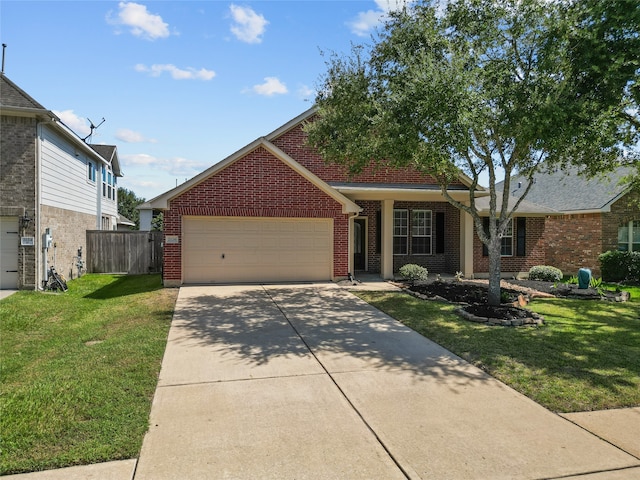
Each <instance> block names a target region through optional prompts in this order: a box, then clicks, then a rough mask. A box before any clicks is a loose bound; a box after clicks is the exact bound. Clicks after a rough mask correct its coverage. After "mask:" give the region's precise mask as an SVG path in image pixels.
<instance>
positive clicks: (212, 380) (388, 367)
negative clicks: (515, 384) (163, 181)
mask: <svg viewBox="0 0 640 480" xmlns="http://www.w3.org/2000/svg"><path fill="white" fill-rule="evenodd" d="M379 286H380V287H382V286H383V287H384V288H385V289H386V288H393V287H391V286H389V284H386V285H379ZM362 289H365V288H364V287H362ZM594 413H597V415H596V414H567V415H566V416H565V417H566V418H563V417H561V416H559V415H556V414H553V413H551V412H549V411H547V410H545V409H544V408H542V407H540V406H539V405H537V404H536V403H534V402H532V401H531V400H529V399H527V398H526V397H524V396H522V395H520V394H518V393H517V392H515V391H514V390H512V389H510V388H508V387H506V386H505V385H503V384H502V383H500V382H498V381H497V380H495V379H493V378H491V377H489V376H488V375H486V374H484V373H483V372H482V371H481V370H479V369H477V368H475V367H473V366H471V365H469V364H468V363H466V362H464V361H463V360H461V359H460V358H458V357H456V356H455V355H453V354H451V353H450V352H448V351H447V350H445V349H443V348H441V347H440V346H438V345H436V344H435V343H433V342H431V341H429V340H427V339H425V338H424V337H422V336H420V335H419V334H417V333H415V332H413V331H412V330H410V329H408V328H406V327H404V326H403V325H401V324H400V323H399V322H396V321H395V320H393V319H391V318H390V317H388V316H386V315H384V314H382V313H381V312H379V311H378V310H376V309H374V308H372V307H371V306H369V305H368V304H366V303H364V302H362V301H360V300H359V299H357V298H356V297H355V296H353V295H352V294H350V293H348V291H347V290H346V289H345V288H342V287H340V286H338V285H335V284H320V285H287V286H278V285H274V286H243V287H231V286H219V287H186V288H182V289H181V290H180V295H179V297H178V302H177V305H176V313H175V315H174V320H173V322H172V326H171V330H170V333H169V339H168V343H167V349H166V352H165V356H164V360H163V365H162V370H161V373H160V380H159V385H158V388H157V390H156V395H155V398H154V402H153V406H152V411H151V418H150V429H149V431H148V433H147V435H146V437H145V440H144V443H143V447H142V452H141V455H140V459H139V460H138V462H137V464H136V463H135V460H130V461H127V462H112V463H111V464H103V466H102V468H103V470H101V473H98V474H94V473H95V470H94V469H97V468H101V467H100V466H95V465H92V466H88V467H74V468H75V469H76V470H73V472H71V470H72V469H64V470H65V471H67V472H69V473H74V474H81V472H82V469H84V473H85V476H66V477H63V476H55V475H56V474H60V473H62V472H63V470H58V471H51V472H42V473H37V474H27V475H21V476H15V477H16V478H17V477H20V478H21V480H23V478H24V480H27V478H28V479H29V480H57V479H58V478H72V479H76V478H77V479H80V478H113V479H114V480H130V479H132V478H133V479H135V480H149V479H153V480H156V479H160V480H162V479H214V478H246V479H255V478H260V479H269V478H274V479H275V478H277V479H282V478H285V479H286V478H296V479H302V478H310V479H329V478H331V479H334V478H340V479H342V478H344V479H358V478H363V479H365V478H366V479H376V478H380V479H394V478H399V479H402V478H411V479H418V478H421V479H427V478H434V479H483V480H484V479H540V478H549V479H552V478H560V477H563V478H573V479H576V480H577V479H582V480H605V479H614V480H616V479H620V480H623V479H632V478H640V459H639V457H640V452H638V443H639V442H638V433H637V432H638V431H640V409H625V410H617V411H613V412H594ZM612 418H615V421H612V420H611V419H612ZM614 424H615V425H614ZM588 430H591V431H592V432H595V434H594V433H591V432H590V431H588ZM107 467H110V468H111V470H109V469H108V468H107ZM118 467H119V469H118ZM111 473H113V474H111ZM9 478H11V477H9Z"/></svg>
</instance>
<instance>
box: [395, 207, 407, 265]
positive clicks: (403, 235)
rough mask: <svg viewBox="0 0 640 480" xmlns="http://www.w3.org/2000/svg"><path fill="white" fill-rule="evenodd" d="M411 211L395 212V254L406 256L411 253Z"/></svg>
mask: <svg viewBox="0 0 640 480" xmlns="http://www.w3.org/2000/svg"><path fill="white" fill-rule="evenodd" d="M408 240H409V211H408V210H394V211H393V254H394V255H406V254H407V253H409V251H408V246H409V241H408Z"/></svg>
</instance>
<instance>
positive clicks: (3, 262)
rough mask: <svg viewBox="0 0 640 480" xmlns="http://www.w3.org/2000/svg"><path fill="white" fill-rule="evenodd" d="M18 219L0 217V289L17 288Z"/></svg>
mask: <svg viewBox="0 0 640 480" xmlns="http://www.w3.org/2000/svg"><path fill="white" fill-rule="evenodd" d="M18 242H19V237H18V217H0V288H9V289H14V288H18Z"/></svg>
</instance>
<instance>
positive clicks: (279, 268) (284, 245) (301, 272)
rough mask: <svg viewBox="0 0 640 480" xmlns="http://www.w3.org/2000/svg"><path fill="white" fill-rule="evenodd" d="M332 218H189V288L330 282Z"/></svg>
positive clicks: (186, 272)
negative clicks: (249, 283) (235, 283)
mask: <svg viewBox="0 0 640 480" xmlns="http://www.w3.org/2000/svg"><path fill="white" fill-rule="evenodd" d="M332 225H333V223H332V220H331V219H306V218H305V219H300V218H253V217H251V218H241V217H237V218H235V217H184V219H183V280H184V282H185V283H232V282H271V281H304V280H330V279H331V272H332V259H333V252H332V250H333V247H332V245H333V242H332V238H331V236H332V233H333V227H332Z"/></svg>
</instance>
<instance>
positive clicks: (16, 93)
mask: <svg viewBox="0 0 640 480" xmlns="http://www.w3.org/2000/svg"><path fill="white" fill-rule="evenodd" d="M0 106H2V107H3V108H11V107H14V108H16V109H27V110H44V111H46V108H44V107H43V106H42V105H40V104H39V103H38V102H37V101H36V100H35V99H34V98H33V97H32V96H31V95H29V94H28V93H27V92H25V91H24V90H22V89H21V88H20V87H18V86H17V85H16V84H15V83H13V82H12V81H11V80H9V79H8V78H7V77H6V76H5V75H4V74H2V75H0Z"/></svg>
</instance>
